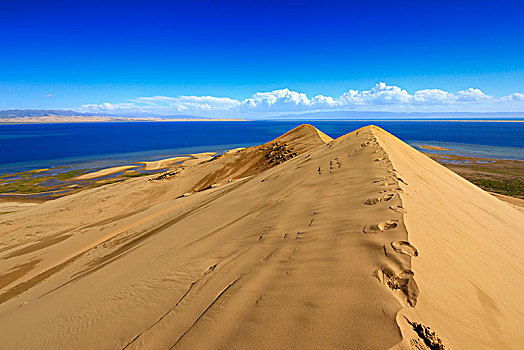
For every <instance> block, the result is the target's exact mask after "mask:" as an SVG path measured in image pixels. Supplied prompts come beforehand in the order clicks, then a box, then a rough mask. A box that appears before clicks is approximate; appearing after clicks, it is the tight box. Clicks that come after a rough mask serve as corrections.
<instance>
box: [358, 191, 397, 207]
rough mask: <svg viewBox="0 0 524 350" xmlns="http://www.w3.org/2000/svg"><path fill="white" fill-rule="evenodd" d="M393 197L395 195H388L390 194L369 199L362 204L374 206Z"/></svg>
mask: <svg viewBox="0 0 524 350" xmlns="http://www.w3.org/2000/svg"><path fill="white" fill-rule="evenodd" d="M394 196H395V195H394V194H393V193H390V194H386V195H384V196H381V197H376V198H370V199H368V200H366V201H365V202H364V203H365V204H367V205H374V204H377V203H380V202H387V201H389V200H390V199H391V198H393V197H394Z"/></svg>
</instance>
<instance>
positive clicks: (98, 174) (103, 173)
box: [76, 165, 139, 180]
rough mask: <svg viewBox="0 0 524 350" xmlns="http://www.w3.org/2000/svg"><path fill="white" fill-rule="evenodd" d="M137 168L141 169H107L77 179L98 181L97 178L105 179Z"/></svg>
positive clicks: (133, 166) (132, 167)
mask: <svg viewBox="0 0 524 350" xmlns="http://www.w3.org/2000/svg"><path fill="white" fill-rule="evenodd" d="M135 168H139V166H138V165H124V166H116V167H112V168H107V169H102V170H98V171H94V172H92V173H87V174H83V175H80V176H77V177H76V179H77V180H91V179H96V178H99V177H104V176H107V175H111V174H116V173H120V172H122V171H126V170H130V169H135Z"/></svg>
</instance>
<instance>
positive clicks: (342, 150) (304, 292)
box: [0, 125, 524, 349]
mask: <svg viewBox="0 0 524 350" xmlns="http://www.w3.org/2000/svg"><path fill="white" fill-rule="evenodd" d="M0 220H1V221H0V271H1V275H0V329H2V333H3V334H4V336H2V342H1V345H0V348H6V349H14V348H17V349H18V348H27V349H42V348H75V349H93V348H104V349H123V348H127V349H143V348H147V349H164V348H166V349H168V348H180V349H216V348H224V349H232V348H234V349H245V348H258V349H275V348H307V349H326V348H344V349H388V348H401V349H429V348H432V349H436V348H439V347H440V348H446V349H451V348H455V349H472V348H475V349H493V348H504V349H520V348H521V344H522V343H523V342H524V338H523V336H522V332H520V330H519V326H520V324H521V322H522V320H523V316H524V308H523V307H522V303H521V301H522V295H523V294H522V293H523V292H522V290H524V277H523V276H524V271H523V268H522V266H521V263H522V261H523V255H524V254H523V253H522V249H521V248H522V247H523V246H524V245H523V243H524V240H523V237H522V227H523V225H524V214H523V213H522V212H520V211H518V210H516V209H515V208H513V207H511V206H510V205H508V204H506V203H503V202H501V201H500V200H498V199H497V198H495V197H493V196H491V195H489V194H488V193H486V192H484V191H482V190H480V189H479V188H477V187H475V186H474V185H472V184H470V183H469V182H467V181H465V180H463V179H462V178H460V177H459V176H457V175H455V174H454V173H452V172H451V171H449V170H447V169H446V168H444V167H442V166H440V165H439V164H438V163H436V162H434V161H432V160H431V159H429V158H427V157H426V156H424V155H423V154H422V153H420V152H418V151H416V150H414V149H413V148H411V147H409V146H408V145H406V144H405V143H403V142H402V141H400V140H398V139H397V138H395V137H394V136H392V135H390V134H388V133H387V132H385V131H383V130H382V129H380V128H377V127H372V126H370V127H365V128H362V129H359V130H357V131H354V132H352V133H350V134H347V135H345V136H343V137H340V138H338V139H336V140H332V139H331V138H330V137H329V136H327V135H325V134H323V133H321V132H320V131H318V130H316V129H315V128H313V127H311V126H308V125H305V126H301V127H298V128H296V129H294V130H292V131H290V132H288V133H286V134H284V135H282V136H281V137H279V138H277V139H275V140H273V141H271V142H268V143H266V144H264V145H260V146H256V147H251V148H246V149H242V150H237V151H236V152H228V153H225V154H223V155H221V156H218V157H215V158H212V159H209V160H208V161H203V162H200V163H197V164H191V165H185V166H183V167H181V168H180V169H178V170H177V171H175V172H172V173H166V174H165V176H162V177H158V176H156V177H153V176H152V177H150V178H137V179H132V180H129V181H125V182H122V183H116V184H111V185H107V186H103V187H100V188H94V189H90V190H86V191H83V192H79V193H77V194H74V195H71V196H67V197H63V198H59V199H57V200H53V201H49V202H46V203H43V204H41V205H38V206H34V207H30V208H28V209H25V210H24V211H23V212H20V213H11V214H6V215H3V216H2V217H0ZM427 327H431V330H428V328H427ZM433 331H434V332H435V333H432V332H433Z"/></svg>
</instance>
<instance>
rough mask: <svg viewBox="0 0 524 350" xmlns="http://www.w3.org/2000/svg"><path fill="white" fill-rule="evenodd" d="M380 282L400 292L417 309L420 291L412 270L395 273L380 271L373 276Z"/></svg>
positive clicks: (389, 270)
mask: <svg viewBox="0 0 524 350" xmlns="http://www.w3.org/2000/svg"><path fill="white" fill-rule="evenodd" d="M373 275H374V276H375V277H376V278H377V279H378V280H379V281H380V282H382V283H384V284H385V285H387V286H388V287H389V288H390V289H391V290H393V291H397V290H400V291H401V292H402V293H403V294H404V296H405V297H406V302H407V303H408V304H409V305H410V306H412V307H415V305H416V304H417V299H418V295H419V289H418V286H417V283H416V282H415V279H414V276H415V273H414V272H413V271H411V270H403V271H401V272H399V273H394V272H393V271H392V270H391V269H389V268H386V269H379V270H377V271H375V273H374V274H373Z"/></svg>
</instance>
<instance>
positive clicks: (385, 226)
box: [363, 220, 398, 234]
mask: <svg viewBox="0 0 524 350" xmlns="http://www.w3.org/2000/svg"><path fill="white" fill-rule="evenodd" d="M397 222H398V220H388V221H384V222H381V223H379V224H373V225H366V226H364V228H363V231H364V233H366V234H370V233H380V232H384V231H387V230H391V229H394V228H395V227H397V226H398V224H397Z"/></svg>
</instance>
